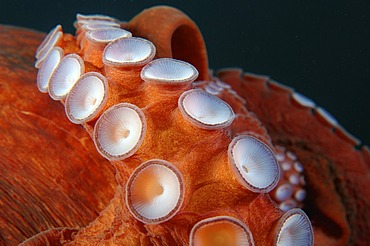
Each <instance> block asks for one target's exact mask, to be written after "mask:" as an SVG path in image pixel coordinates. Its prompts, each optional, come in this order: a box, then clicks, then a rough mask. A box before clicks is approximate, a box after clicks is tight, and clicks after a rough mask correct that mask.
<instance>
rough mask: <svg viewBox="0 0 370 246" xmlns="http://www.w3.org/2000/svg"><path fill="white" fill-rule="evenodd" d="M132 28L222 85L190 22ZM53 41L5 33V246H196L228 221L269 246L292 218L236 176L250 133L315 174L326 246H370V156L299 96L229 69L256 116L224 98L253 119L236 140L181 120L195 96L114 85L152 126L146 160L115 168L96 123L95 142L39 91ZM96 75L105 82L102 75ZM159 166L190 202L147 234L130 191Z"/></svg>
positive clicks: (175, 14) (311, 205) (319, 238)
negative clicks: (193, 234)
mask: <svg viewBox="0 0 370 246" xmlns="http://www.w3.org/2000/svg"><path fill="white" fill-rule="evenodd" d="M145 20H148V21H147V22H146V21H145ZM149 20H150V21H149ZM158 23H162V24H163V23H165V25H164V26H167V28H164V29H163V30H164V31H163V30H162V31H163V33H161V35H160V36H158V33H156V32H157V31H153V29H152V28H150V26H151V25H152V26H156V25H158ZM171 23H172V24H171ZM124 26H125V27H126V28H127V29H129V30H130V31H132V32H133V35H134V36H141V37H145V38H148V39H149V40H151V41H152V42H153V43H154V44H155V45H156V47H157V50H158V52H157V57H169V56H173V57H175V58H179V59H182V60H185V61H189V62H191V63H192V64H193V65H195V66H196V67H197V69H198V70H199V72H200V79H201V80H204V79H211V77H209V75H208V71H207V70H208V69H207V55H206V51H205V48H204V43H203V40H202V38H201V35H200V33H199V31H198V29H197V28H196V26H195V25H194V23H193V22H191V21H190V20H189V19H188V18H187V17H186V16H185V15H183V14H182V13H181V12H180V11H178V10H174V9H172V8H156V9H151V10H147V11H146V12H143V13H142V14H141V15H139V16H138V17H136V18H134V19H133V21H131V22H129V23H128V24H124ZM179 27H180V28H179ZM154 30H156V28H155V29H154ZM178 30H180V31H178ZM174 33H175V34H176V35H177V34H179V36H176V35H174ZM181 33H185V34H186V36H187V37H189V35H190V37H194V39H192V40H193V41H194V40H195V41H194V43H192V44H191V47H192V48H191V49H189V48H186V49H185V48H184V50H186V51H187V52H183V53H181V52H178V51H181V48H174V47H181V45H182V44H181V43H179V42H178V40H182V38H181ZM14 37H18V38H16V39H15V38H14ZM42 37H43V35H42V34H40V33H35V32H32V31H29V30H24V29H17V28H11V27H4V26H2V27H1V31H0V44H1V45H0V46H1V50H0V52H1V57H0V69H1V70H0V71H1V74H2V76H1V78H0V89H1V94H0V102H1V105H2V107H1V108H0V132H1V136H2V137H1V139H0V149H1V152H0V153H1V157H2V158H1V160H0V165H1V167H2V168H1V169H0V174H1V180H0V181H1V183H0V195H1V200H0V211H1V215H0V220H1V223H0V233H1V234H0V235H1V238H0V240H1V242H3V243H4V244H5V243H6V244H17V243H19V242H22V241H24V240H25V239H27V238H29V237H32V236H34V235H36V234H37V233H40V232H41V233H40V234H38V235H36V236H35V237H33V238H31V239H30V240H28V241H26V242H25V244H26V245H28V244H29V245H44V244H45V243H46V242H50V243H52V244H53V245H58V244H66V243H70V244H71V245H85V244H90V245H91V244H94V243H105V244H123V245H139V244H142V245H151V244H154V245H176V244H179V245H182V244H188V240H189V233H190V230H191V228H192V226H193V225H194V224H195V223H197V222H198V221H199V220H201V219H204V218H208V217H210V216H217V215H229V216H233V217H235V218H237V219H240V220H241V221H243V222H244V223H245V224H246V225H247V226H248V227H249V228H250V230H251V232H252V234H253V237H254V239H255V242H256V245H270V244H272V241H273V239H274V236H275V235H274V233H275V232H274V228H275V227H276V224H277V221H278V219H279V218H280V217H281V215H282V212H281V211H280V210H278V209H277V208H276V207H275V206H274V204H273V202H272V201H271V200H270V198H269V196H268V195H263V194H256V193H252V192H250V191H248V190H246V189H245V188H243V187H242V186H241V185H240V184H239V183H238V182H237V180H236V179H235V178H233V174H232V172H231V170H230V168H229V166H228V156H227V147H228V144H229V142H230V141H231V136H230V133H231V135H232V136H234V135H235V134H236V133H238V132H244V131H249V132H251V131H253V132H254V133H256V134H258V136H259V137H260V138H261V139H263V140H265V141H266V143H267V144H270V140H272V143H274V144H279V145H281V146H285V147H286V148H287V149H289V150H291V151H293V152H294V153H295V154H296V155H297V156H298V158H299V160H300V161H301V162H302V163H303V164H304V168H305V176H306V182H307V191H308V199H307V200H306V202H305V206H304V210H305V211H306V212H307V213H308V215H309V217H310V218H311V220H312V224H313V227H314V231H315V244H317V245H344V244H346V243H350V244H361V242H362V243H364V242H366V241H368V240H369V236H368V231H369V227H370V226H369V222H368V221H369V211H368V208H369V199H370V194H369V189H368V188H367V186H368V185H369V184H370V182H369V169H370V168H369V166H370V164H369V163H370V157H369V152H368V150H367V149H366V148H363V149H361V150H356V149H355V148H354V143H353V141H351V140H350V139H348V138H345V137H343V136H342V135H341V133H340V131H338V130H337V131H333V130H332V127H330V126H328V124H326V123H325V122H324V121H323V120H322V119H320V118H318V117H316V116H315V114H312V112H311V110H310V109H307V108H303V107H299V106H297V105H296V104H294V103H293V102H292V100H291V96H290V91H289V90H286V89H281V88H279V87H277V86H274V85H273V84H270V83H266V82H267V81H268V79H267V78H265V77H256V76H249V75H243V74H242V73H241V71H240V70H224V71H222V72H220V73H219V74H218V76H219V78H221V80H223V81H225V82H227V83H229V84H231V85H232V87H233V89H234V90H236V91H237V92H238V94H239V95H240V96H242V97H243V98H244V99H245V100H246V107H247V108H248V110H249V111H246V109H245V107H244V106H245V105H243V102H242V101H241V100H239V99H238V98H235V96H233V95H231V94H228V93H227V92H224V94H223V95H222V96H221V97H223V99H224V100H226V101H227V102H228V103H229V104H230V105H231V106H232V107H233V108H234V110H235V112H239V113H243V114H244V116H242V117H240V118H237V120H235V122H234V123H233V125H231V126H230V128H229V129H228V130H215V131H207V130H201V129H198V128H196V127H194V126H192V125H189V123H187V122H186V121H185V120H184V119H183V118H182V116H181V115H180V112H179V110H178V109H177V98H178V96H179V94H180V93H181V92H182V91H183V90H184V89H186V88H177V89H176V90H172V91H171V92H170V93H168V92H166V90H162V89H157V90H153V92H152V94H151V95H150V96H148V95H146V94H145V93H144V92H145V91H148V88H141V87H138V88H136V89H137V90H135V91H134V92H133V94H132V95H130V97H127V93H125V91H126V90H127V88H124V85H120V84H119V83H118V84H116V83H114V82H112V81H111V82H110V84H111V85H114V86H113V87H114V90H113V92H115V93H114V94H113V97H112V98H111V100H112V101H114V102H119V101H128V102H131V103H135V104H137V105H138V106H139V107H141V108H142V109H143V111H144V114H145V116H146V118H147V124H148V128H147V135H146V137H145V139H144V142H143V144H142V146H141V147H140V148H139V150H138V151H137V153H135V155H133V156H132V157H130V158H128V159H126V160H124V161H116V162H112V163H111V164H112V165H111V164H110V163H109V162H108V161H107V160H105V159H104V158H102V157H101V156H100V155H99V154H98V153H97V151H96V149H95V146H94V145H93V142H92V140H91V139H90V136H89V134H90V135H91V133H92V127H93V125H94V123H95V122H91V123H89V124H84V128H85V130H86V131H85V130H84V129H83V127H81V126H79V125H74V124H72V123H70V122H68V120H67V118H66V116H65V115H64V108H63V105H62V104H60V103H58V102H54V101H52V100H51V99H50V98H49V97H48V96H47V95H46V94H42V93H39V92H38V90H37V87H36V84H35V80H36V69H34V68H33V66H32V65H33V62H34V60H33V57H34V52H35V50H36V47H37V46H38V44H39V43H40V42H41V39H42ZM64 39H65V40H64V41H65V42H63V48H64V50H65V52H66V53H70V52H76V51H77V50H78V47H76V45H75V42H74V39H73V37H72V36H70V35H65V38H64ZM188 39H189V38H188ZM171 41H172V43H171ZM174 43H176V45H174ZM176 50H177V51H176ZM86 67H87V68H88V71H100V72H102V71H101V70H99V69H98V68H96V67H95V66H93V65H91V64H86ZM133 77H135V76H133ZM120 89H121V90H120ZM122 91H123V92H122ZM126 92H127V91H126ZM148 98H150V99H151V100H148ZM252 112H253V113H252ZM254 114H256V115H257V117H258V118H256V117H255V115H254ZM262 124H263V126H262ZM266 129H267V131H268V133H269V135H267V132H266ZM204 150H207V151H204ZM152 158H161V159H164V160H167V161H169V162H171V163H173V164H174V165H176V166H177V168H178V169H179V170H180V171H181V172H182V174H183V176H184V179H185V186H186V190H185V201H184V204H183V206H182V208H181V210H180V212H179V213H178V214H177V215H176V216H175V217H173V218H172V219H171V220H169V221H167V222H164V223H162V224H159V225H144V224H143V223H141V222H138V221H137V220H136V219H134V218H133V217H132V216H131V215H130V214H129V212H128V209H127V207H126V205H125V183H126V181H127V179H128V177H129V175H130V174H131V173H132V172H133V170H134V169H135V168H136V167H137V166H138V165H140V163H142V162H144V161H146V160H148V159H152ZM114 175H115V179H114ZM114 193H115V194H114ZM112 198H113V199H112ZM111 199H112V200H111ZM110 200H111V201H110ZM99 212H100V215H99V216H98V213H99ZM90 222H91V223H90ZM52 228H55V229H52ZM68 228H74V229H68ZM42 231H43V232H42Z"/></svg>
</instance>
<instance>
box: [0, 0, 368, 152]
mask: <svg viewBox="0 0 370 246" xmlns="http://www.w3.org/2000/svg"><path fill="white" fill-rule="evenodd" d="M159 4H166V5H170V6H174V7H177V8H179V9H181V10H182V11H184V12H185V13H186V14H188V15H189V16H190V17H191V18H192V19H193V20H194V21H195V22H196V23H197V24H198V26H199V28H200V29H201V31H202V33H203V35H204V39H205V41H206V44H207V50H208V55H209V63H210V67H211V68H214V69H219V68H223V67H240V68H243V69H244V71H248V72H253V73H259V74H265V75H269V76H270V77H271V78H273V79H274V80H277V81H279V82H282V83H284V84H286V85H288V86H291V87H293V88H295V89H296V90H297V91H298V92H300V93H302V94H304V95H306V96H307V97H309V98H311V99H313V100H314V101H315V102H316V103H317V105H320V106H322V107H323V108H325V109H327V110H328V111H329V112H330V113H331V114H332V115H334V116H335V117H336V118H337V120H338V121H339V123H340V124H342V125H343V126H344V127H345V128H346V129H347V130H348V131H349V132H351V133H352V134H353V135H354V136H356V137H358V138H360V139H361V140H363V142H364V143H365V144H367V145H369V144H370V109H369V106H370V99H369V97H370V48H369V47H370V1H369V0H363V1H362V0H354V1H349V0H348V1H341V0H325V1H315V0H307V1H301V0H279V1H276V0H269V1H267V0H266V1H264V0H258V1H257V0H244V1H212V0H208V1H207V0H202V1H143V0H142V1H114V0H111V1H108V0H107V1H77V0H75V1H58V2H53V1H31V0H27V1H26V0H24V1H19V0H12V1H11V0H1V2H0V23H2V24H12V25H19V26H23V27H29V28H33V29H36V30H40V31H43V32H47V31H49V30H50V28H52V27H54V26H55V25H56V24H62V26H63V29H64V30H65V31H66V32H71V33H73V32H74V29H73V26H72V23H73V21H74V19H75V16H76V13H83V14H92V13H100V14H107V15H110V16H114V17H117V18H119V19H121V20H130V19H131V18H132V17H133V16H135V15H136V14H138V13H139V12H140V11H141V10H142V9H144V8H148V7H151V6H155V5H159ZM158 28H160V27H158ZM14 38H16V37H14Z"/></svg>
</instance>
